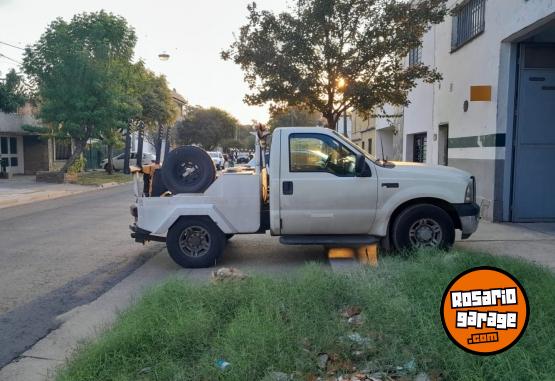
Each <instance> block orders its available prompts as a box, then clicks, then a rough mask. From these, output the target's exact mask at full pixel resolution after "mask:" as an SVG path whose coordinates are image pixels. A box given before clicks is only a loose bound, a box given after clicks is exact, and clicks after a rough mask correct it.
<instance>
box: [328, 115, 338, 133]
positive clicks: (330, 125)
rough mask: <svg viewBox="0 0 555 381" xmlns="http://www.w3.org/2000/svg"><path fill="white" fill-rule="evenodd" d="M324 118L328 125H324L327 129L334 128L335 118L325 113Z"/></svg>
mask: <svg viewBox="0 0 555 381" xmlns="http://www.w3.org/2000/svg"><path fill="white" fill-rule="evenodd" d="M325 118H326V120H327V121H328V125H327V126H326V127H328V128H329V129H332V130H335V123H336V120H335V118H334V117H333V115H327V116H326V117H325Z"/></svg>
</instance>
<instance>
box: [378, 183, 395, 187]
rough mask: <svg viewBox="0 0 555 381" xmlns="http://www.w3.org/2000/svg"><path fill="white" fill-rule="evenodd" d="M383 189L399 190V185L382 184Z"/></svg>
mask: <svg viewBox="0 0 555 381" xmlns="http://www.w3.org/2000/svg"><path fill="white" fill-rule="evenodd" d="M382 187H385V188H399V183H382Z"/></svg>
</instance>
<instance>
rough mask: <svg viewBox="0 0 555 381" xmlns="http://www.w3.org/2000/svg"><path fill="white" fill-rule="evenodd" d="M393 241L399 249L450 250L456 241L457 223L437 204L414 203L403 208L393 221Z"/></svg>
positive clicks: (394, 245)
mask: <svg viewBox="0 0 555 381" xmlns="http://www.w3.org/2000/svg"><path fill="white" fill-rule="evenodd" d="M391 241H392V243H393V247H394V248H395V250H398V251H404V250H417V249H421V248H438V249H442V250H449V249H450V248H451V247H452V246H453V243H454V242H455V225H454V224H453V220H452V219H451V217H450V216H449V214H447V212H446V211H445V210H443V209H441V208H439V207H437V206H435V205H430V204H418V205H413V206H410V207H408V208H406V209H405V210H403V211H402V212H401V213H400V214H399V215H398V216H397V218H396V219H395V221H394V222H393V226H392V231H391Z"/></svg>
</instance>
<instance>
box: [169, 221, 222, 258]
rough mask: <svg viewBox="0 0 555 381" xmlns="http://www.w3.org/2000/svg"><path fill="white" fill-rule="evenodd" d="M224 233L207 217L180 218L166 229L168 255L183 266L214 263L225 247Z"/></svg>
mask: <svg viewBox="0 0 555 381" xmlns="http://www.w3.org/2000/svg"><path fill="white" fill-rule="evenodd" d="M225 241H226V239H225V234H224V233H223V232H222V231H221V230H220V228H219V227H218V226H217V225H216V224H215V223H214V222H213V221H212V220H211V219H209V218H207V217H190V218H181V219H180V220H178V221H177V222H176V223H175V224H174V225H173V226H172V227H171V228H170V230H169V231H168V236H167V240H166V246H167V248H168V252H169V254H170V257H171V258H172V259H173V260H174V261H175V262H176V263H177V264H178V265H180V266H182V267H185V268H200V267H210V266H213V265H215V264H216V261H217V259H218V258H219V257H220V256H221V255H222V253H223V250H224V247H225Z"/></svg>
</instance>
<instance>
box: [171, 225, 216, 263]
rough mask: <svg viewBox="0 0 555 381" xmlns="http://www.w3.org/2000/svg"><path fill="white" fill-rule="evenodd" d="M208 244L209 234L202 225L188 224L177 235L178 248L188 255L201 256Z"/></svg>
mask: <svg viewBox="0 0 555 381" xmlns="http://www.w3.org/2000/svg"><path fill="white" fill-rule="evenodd" d="M210 245H211V241H210V234H209V233H208V231H207V230H206V229H204V228H203V227H202V226H189V227H188V228H186V229H185V230H183V231H182V232H181V235H180V236H179V248H180V249H181V251H182V252H183V254H185V255H187V256H189V257H202V256H203V255H205V254H207V253H208V251H209V250H210Z"/></svg>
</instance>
